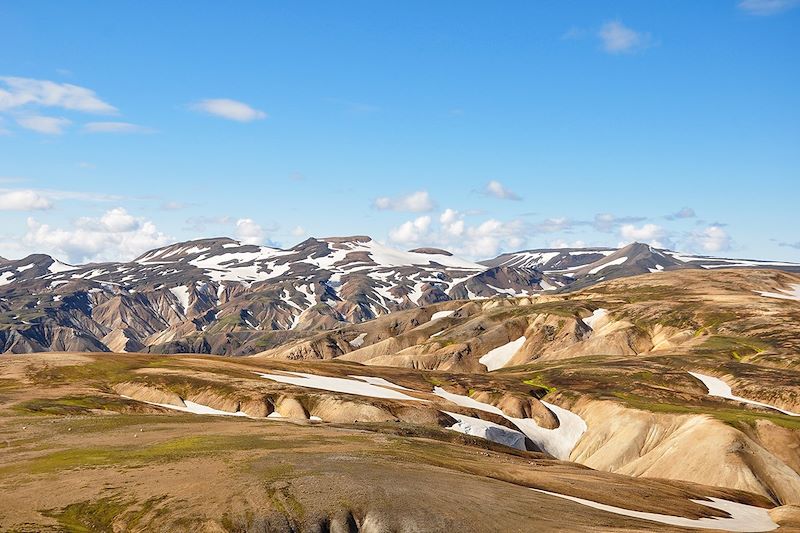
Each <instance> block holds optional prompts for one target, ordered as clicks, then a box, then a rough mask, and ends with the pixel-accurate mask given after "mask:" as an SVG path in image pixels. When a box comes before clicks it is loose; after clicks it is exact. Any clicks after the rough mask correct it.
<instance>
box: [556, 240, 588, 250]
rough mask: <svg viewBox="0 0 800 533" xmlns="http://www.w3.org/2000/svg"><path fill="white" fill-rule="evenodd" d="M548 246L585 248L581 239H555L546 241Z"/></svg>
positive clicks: (584, 243)
mask: <svg viewBox="0 0 800 533" xmlns="http://www.w3.org/2000/svg"><path fill="white" fill-rule="evenodd" d="M548 246H549V247H550V248H586V242H585V241H582V240H580V239H579V240H577V241H572V242H568V241H565V240H563V239H556V240H554V241H550V242H549V243H548Z"/></svg>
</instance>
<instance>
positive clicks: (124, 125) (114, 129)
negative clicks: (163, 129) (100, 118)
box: [83, 122, 153, 133]
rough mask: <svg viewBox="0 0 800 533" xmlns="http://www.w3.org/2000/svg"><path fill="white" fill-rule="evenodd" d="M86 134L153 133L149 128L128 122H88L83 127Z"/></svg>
mask: <svg viewBox="0 0 800 533" xmlns="http://www.w3.org/2000/svg"><path fill="white" fill-rule="evenodd" d="M83 131H86V132H88V133H153V130H152V129H151V128H148V127H145V126H140V125H138V124H131V123H130V122H88V123H86V124H84V125H83Z"/></svg>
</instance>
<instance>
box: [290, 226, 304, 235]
mask: <svg viewBox="0 0 800 533" xmlns="http://www.w3.org/2000/svg"><path fill="white" fill-rule="evenodd" d="M306 234H307V232H306V229H305V228H304V227H303V226H295V227H294V229H292V236H293V237H302V236H303V235H306Z"/></svg>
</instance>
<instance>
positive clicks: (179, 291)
mask: <svg viewBox="0 0 800 533" xmlns="http://www.w3.org/2000/svg"><path fill="white" fill-rule="evenodd" d="M169 292H171V293H172V295H173V296H174V297H175V298H177V299H178V303H179V304H181V307H182V310H183V312H184V313H186V310H187V309H189V289H187V288H186V287H183V286H180V287H173V288H171V289H169Z"/></svg>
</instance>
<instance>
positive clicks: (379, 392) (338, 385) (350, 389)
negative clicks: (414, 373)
mask: <svg viewBox="0 0 800 533" xmlns="http://www.w3.org/2000/svg"><path fill="white" fill-rule="evenodd" d="M257 374H258V375H259V376H261V377H262V378H265V379H270V380H272V381H277V382H278V383H286V384H289V385H297V386H299V387H308V388H310V389H322V390H328V391H332V392H342V393H345V394H355V395H358V396H369V397H372V398H385V399H389V400H413V401H415V402H421V401H424V400H420V399H419V398H414V397H413V396H409V395H407V394H403V393H402V392H399V391H397V390H392V389H389V388H386V387H381V386H378V385H373V384H372V383H367V382H366V381H363V378H362V379H346V378H335V377H330V376H317V375H315V374H305V373H303V372H286V373H285V374H262V373H260V372H257Z"/></svg>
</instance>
